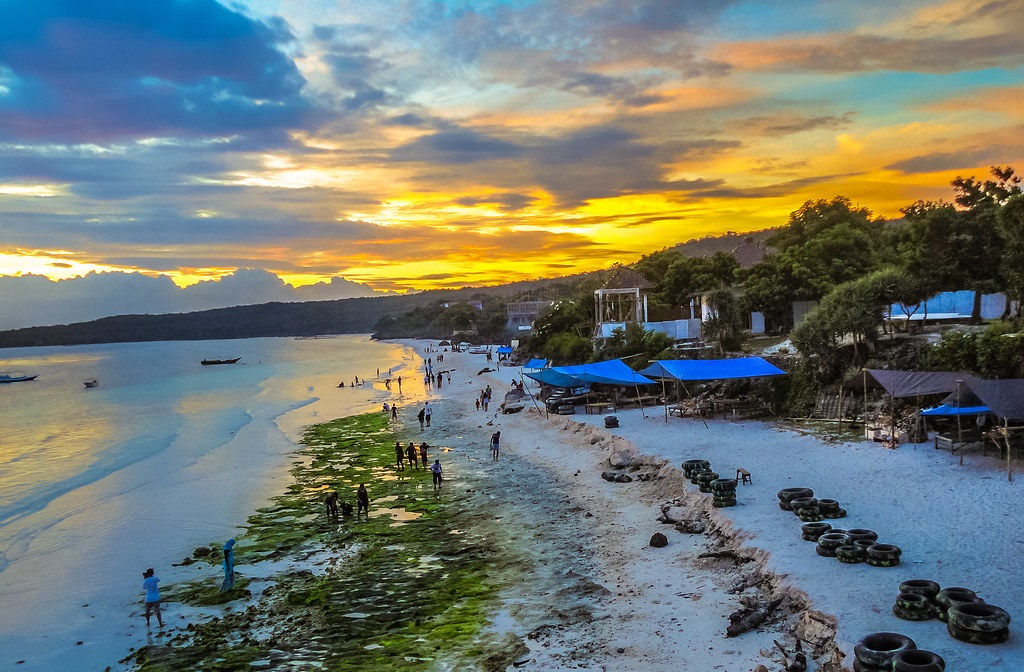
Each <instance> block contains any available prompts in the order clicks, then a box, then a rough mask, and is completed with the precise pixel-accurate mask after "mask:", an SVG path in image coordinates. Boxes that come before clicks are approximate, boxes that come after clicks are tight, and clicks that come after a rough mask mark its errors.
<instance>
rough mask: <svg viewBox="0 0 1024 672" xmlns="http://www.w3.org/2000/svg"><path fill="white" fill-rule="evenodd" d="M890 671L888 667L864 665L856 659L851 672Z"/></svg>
mask: <svg viewBox="0 0 1024 672" xmlns="http://www.w3.org/2000/svg"><path fill="white" fill-rule="evenodd" d="M891 669H892V668H891V667H889V666H888V665H886V666H885V667H879V666H878V665H866V664H865V663H862V662H860V661H859V660H857V659H856V658H855V659H854V660H853V672H889V671H890V670H891Z"/></svg>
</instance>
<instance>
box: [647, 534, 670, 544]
mask: <svg viewBox="0 0 1024 672" xmlns="http://www.w3.org/2000/svg"><path fill="white" fill-rule="evenodd" d="M651 546H653V547H654V548H664V547H665V546H668V537H666V536H665V535H664V534H662V533H661V532H655V533H654V534H652V535H651Z"/></svg>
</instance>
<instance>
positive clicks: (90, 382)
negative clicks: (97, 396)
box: [84, 378, 100, 387]
mask: <svg viewBox="0 0 1024 672" xmlns="http://www.w3.org/2000/svg"><path fill="white" fill-rule="evenodd" d="M99 384H100V381H98V380H96V379H95V378H93V379H92V380H87V381H85V383H84V385H85V386H86V387H96V386H97V385H99Z"/></svg>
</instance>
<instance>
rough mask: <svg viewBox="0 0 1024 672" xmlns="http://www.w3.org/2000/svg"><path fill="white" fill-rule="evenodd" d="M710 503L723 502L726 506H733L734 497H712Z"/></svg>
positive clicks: (734, 502)
mask: <svg viewBox="0 0 1024 672" xmlns="http://www.w3.org/2000/svg"><path fill="white" fill-rule="evenodd" d="M711 503H712V504H724V505H726V506H735V504H736V498H735V497H712V498H711Z"/></svg>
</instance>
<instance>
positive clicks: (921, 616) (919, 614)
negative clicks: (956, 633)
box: [892, 604, 935, 621]
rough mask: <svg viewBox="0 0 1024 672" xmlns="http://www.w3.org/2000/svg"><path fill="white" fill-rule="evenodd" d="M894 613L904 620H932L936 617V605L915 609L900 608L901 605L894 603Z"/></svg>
mask: <svg viewBox="0 0 1024 672" xmlns="http://www.w3.org/2000/svg"><path fill="white" fill-rule="evenodd" d="M892 613H893V614H894V615H895V616H896V618H902V619H903V620H904V621H930V620H932V619H933V618H935V607H933V606H932V605H930V604H929V605H928V609H926V610H921V611H915V610H911V609H900V607H899V605H895V604H894V605H892Z"/></svg>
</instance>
